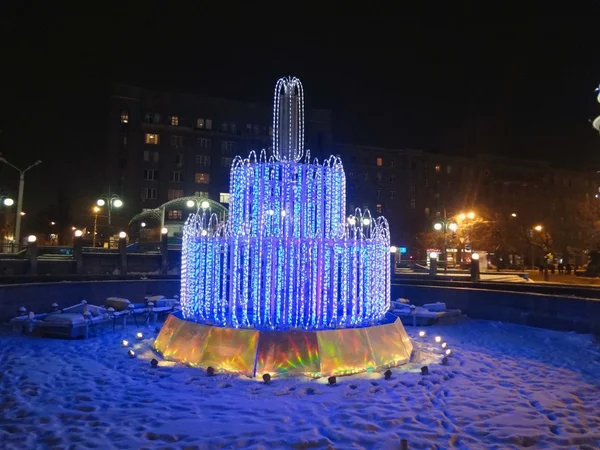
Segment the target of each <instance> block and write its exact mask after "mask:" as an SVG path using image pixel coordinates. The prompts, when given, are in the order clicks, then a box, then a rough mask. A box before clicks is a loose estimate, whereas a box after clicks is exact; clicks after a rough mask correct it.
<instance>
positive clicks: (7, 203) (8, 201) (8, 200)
mask: <svg viewBox="0 0 600 450" xmlns="http://www.w3.org/2000/svg"><path fill="white" fill-rule="evenodd" d="M14 204H15V201H14V200H13V199H12V198H8V197H7V198H5V199H4V205H5V206H12V205H14Z"/></svg>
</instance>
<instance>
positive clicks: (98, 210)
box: [92, 206, 100, 214]
mask: <svg viewBox="0 0 600 450" xmlns="http://www.w3.org/2000/svg"><path fill="white" fill-rule="evenodd" d="M92 211H94V212H95V213H96V214H98V213H99V212H100V207H99V206H94V207H93V208H92Z"/></svg>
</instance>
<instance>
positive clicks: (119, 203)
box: [113, 198, 123, 208]
mask: <svg viewBox="0 0 600 450" xmlns="http://www.w3.org/2000/svg"><path fill="white" fill-rule="evenodd" d="M113 206H114V207H115V208H120V207H121V206H123V202H122V201H121V199H118V198H117V199H115V200H113Z"/></svg>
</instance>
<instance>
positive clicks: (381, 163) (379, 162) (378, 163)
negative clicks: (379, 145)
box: [377, 158, 383, 167]
mask: <svg viewBox="0 0 600 450" xmlns="http://www.w3.org/2000/svg"><path fill="white" fill-rule="evenodd" d="M377 165H378V166H379V167H381V166H383V158H377Z"/></svg>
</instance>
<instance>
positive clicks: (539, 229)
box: [533, 225, 544, 231]
mask: <svg viewBox="0 0 600 450" xmlns="http://www.w3.org/2000/svg"><path fill="white" fill-rule="evenodd" d="M533 229H534V230H535V231H542V230H543V229H544V227H543V226H541V225H536V226H535V227H533Z"/></svg>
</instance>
